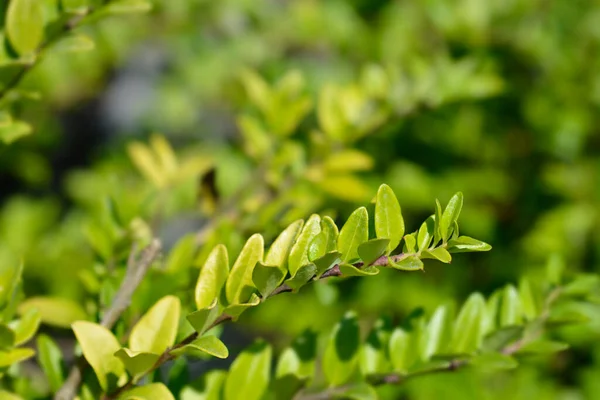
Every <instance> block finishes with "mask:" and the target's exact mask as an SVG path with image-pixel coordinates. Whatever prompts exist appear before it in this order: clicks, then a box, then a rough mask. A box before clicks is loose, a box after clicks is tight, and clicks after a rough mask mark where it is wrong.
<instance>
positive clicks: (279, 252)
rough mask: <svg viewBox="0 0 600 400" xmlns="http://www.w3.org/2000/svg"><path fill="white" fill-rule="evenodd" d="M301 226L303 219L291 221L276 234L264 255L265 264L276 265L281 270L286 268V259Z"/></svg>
mask: <svg viewBox="0 0 600 400" xmlns="http://www.w3.org/2000/svg"><path fill="white" fill-rule="evenodd" d="M309 222H310V219H309ZM302 226H304V221H302V220H298V221H296V222H292V223H291V224H290V225H289V226H288V227H287V228H285V230H284V231H283V232H281V234H279V236H277V239H275V241H274V242H273V244H272V245H271V248H269V251H268V252H267V255H266V256H265V262H264V264H265V265H274V266H277V267H279V268H281V270H282V271H286V270H287V268H286V261H287V259H288V256H290V250H292V246H293V245H294V243H295V242H296V239H297V238H298V235H299V234H300V231H301V230H302ZM290 257H291V256H290Z"/></svg>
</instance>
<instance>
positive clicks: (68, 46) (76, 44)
mask: <svg viewBox="0 0 600 400" xmlns="http://www.w3.org/2000/svg"><path fill="white" fill-rule="evenodd" d="M94 47H96V44H95V43H94V41H93V40H92V39H91V38H90V37H89V36H86V35H82V34H79V33H77V34H73V33H72V34H69V35H67V36H65V37H63V38H62V39H60V41H59V42H58V43H56V45H55V46H54V48H53V49H54V50H55V51H57V52H65V53H70V52H75V53H78V52H82V51H90V50H93V49H94Z"/></svg>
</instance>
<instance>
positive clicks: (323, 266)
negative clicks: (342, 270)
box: [314, 250, 342, 278]
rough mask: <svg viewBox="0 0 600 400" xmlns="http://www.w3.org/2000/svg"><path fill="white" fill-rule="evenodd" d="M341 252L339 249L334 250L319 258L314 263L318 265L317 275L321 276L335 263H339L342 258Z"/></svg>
mask: <svg viewBox="0 0 600 400" xmlns="http://www.w3.org/2000/svg"><path fill="white" fill-rule="evenodd" d="M341 256H342V255H341V254H340V253H339V252H338V251H335V250H334V251H332V252H331V253H327V254H325V255H324V256H323V257H321V258H317V259H316V260H315V261H314V263H315V266H316V267H317V272H316V277H317V278H319V277H320V276H321V275H323V273H324V272H325V271H327V270H329V269H331V268H332V267H333V266H334V265H336V264H337V263H339V262H340V261H341V260H342V259H341Z"/></svg>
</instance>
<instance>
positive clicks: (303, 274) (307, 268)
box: [285, 264, 317, 291]
mask: <svg viewBox="0 0 600 400" xmlns="http://www.w3.org/2000/svg"><path fill="white" fill-rule="evenodd" d="M316 273H317V267H316V266H315V264H307V265H303V266H302V267H300V269H298V271H297V272H296V275H294V276H293V277H291V278H289V279H288V280H286V281H285V283H286V284H287V285H288V286H289V287H291V288H292V289H294V291H297V290H298V289H300V288H301V287H302V286H304V285H306V284H307V283H308V281H310V280H311V279H312V277H313V276H315V274H316Z"/></svg>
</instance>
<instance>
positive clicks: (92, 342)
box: [73, 321, 127, 392]
mask: <svg viewBox="0 0 600 400" xmlns="http://www.w3.org/2000/svg"><path fill="white" fill-rule="evenodd" d="M73 332H74V333H75V337H76V338H77V341H78V342H79V344H80V346H81V350H82V351H83V356H84V357H85V359H86V360H87V362H88V363H89V364H90V365H91V366H92V369H93V370H94V372H95V373H96V377H97V378H98V382H99V383H100V386H101V387H102V389H103V390H104V391H105V392H107V391H112V389H114V388H116V387H117V386H118V385H122V384H124V383H125V381H126V380H127V376H126V374H125V367H124V366H123V363H121V361H120V360H119V359H118V358H116V357H115V356H114V354H115V353H116V352H117V351H118V350H119V349H120V348H121V345H120V344H119V342H118V340H117V338H116V337H115V336H114V335H113V334H112V332H111V331H109V330H108V329H106V328H104V327H103V326H101V325H98V324H95V323H93V322H87V321H77V322H74V323H73ZM100 343H101V344H102V345H101V346H100V345H99V344H100Z"/></svg>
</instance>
